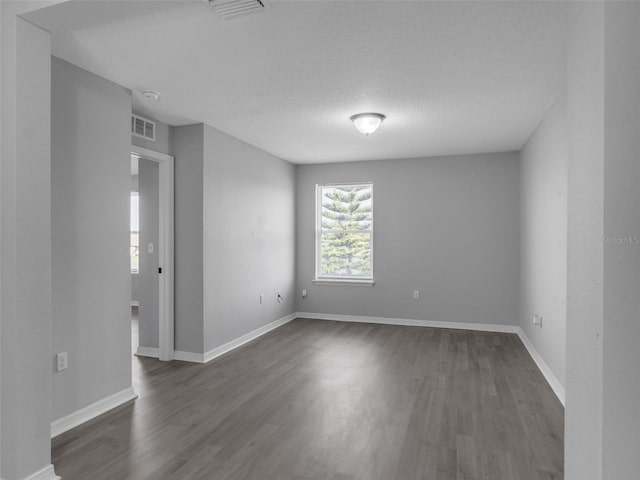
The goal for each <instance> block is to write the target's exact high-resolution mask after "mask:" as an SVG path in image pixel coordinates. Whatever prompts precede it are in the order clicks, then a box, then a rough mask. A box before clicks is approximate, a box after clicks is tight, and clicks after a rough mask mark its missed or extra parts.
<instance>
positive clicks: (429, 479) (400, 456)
mask: <svg viewBox="0 0 640 480" xmlns="http://www.w3.org/2000/svg"><path fill="white" fill-rule="evenodd" d="M133 362H134V387H135V389H136V391H137V392H138V394H139V395H140V398H139V399H138V400H137V401H135V402H134V403H131V404H129V405H125V406H122V407H120V408H117V409H115V410H113V411H111V412H109V413H107V414H105V415H102V416H101V417H99V418H97V419H94V420H92V421H91V422H88V423H86V424H84V425H82V426H80V427H78V428H76V429H74V430H71V431H69V432H67V433H65V434H62V435H60V436H58V437H56V438H55V439H54V440H53V452H52V456H53V462H54V464H55V468H56V472H57V473H58V474H59V475H61V476H62V478H63V480H76V479H82V480H113V479H119V480H122V479H154V480H157V479H203V480H204V479H207V480H211V479H215V480H241V479H242V480H250V479H251V480H254V479H255V480H258V479H260V480H265V479H266V480H271V479H272V480H320V479H322V480H355V479H358V480H418V479H424V480H454V479H455V480H466V479H470V480H476V479H487V480H489V479H490V480H559V479H562V478H563V456H564V454H563V443H564V441H563V422H564V410H563V408H562V405H561V404H560V403H559V401H558V400H557V399H556V397H555V396H554V394H553V392H552V391H551V389H550V388H549V387H548V385H547V384H546V383H545V380H544V378H543V377H542V375H541V374H540V372H539V371H538V370H537V368H536V366H535V364H534V363H533V361H532V360H531V358H530V357H529V355H528V354H527V352H526V350H525V348H524V346H523V345H522V343H521V342H520V340H519V339H518V338H517V336H516V335H513V334H499V333H485V332H471V331H463V330H447V329H435V328H419V327H401V326H388V325H372V324H356V323H338V322H328V321H320V320H302V319H298V320H295V321H293V322H290V323H288V324H286V325H284V326H283V327H281V328H279V329H277V330H275V331H273V332H271V333H269V334H267V335H265V336H263V337H261V338H259V339H257V340H255V341H254V342H252V343H250V344H248V345H246V346H244V347H241V348H239V349H237V350H235V351H233V352H231V353H229V354H227V355H225V356H223V357H220V358H219V359H217V360H214V361H213V362H211V363H209V364H205V365H197V364H190V363H185V362H177V361H174V362H167V363H162V362H158V361H157V360H153V359H147V358H134V359H133Z"/></svg>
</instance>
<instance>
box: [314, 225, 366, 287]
mask: <svg viewBox="0 0 640 480" xmlns="http://www.w3.org/2000/svg"><path fill="white" fill-rule="evenodd" d="M320 248H321V256H322V258H321V275H323V276H337V277H368V276H370V275H371V233H370V232H362V233H353V232H349V233H347V232H345V233H323V234H322V238H321V247H320Z"/></svg>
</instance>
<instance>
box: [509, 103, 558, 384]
mask: <svg viewBox="0 0 640 480" xmlns="http://www.w3.org/2000/svg"><path fill="white" fill-rule="evenodd" d="M566 117H567V106H566V101H565V100H564V99H562V100H560V101H558V102H557V103H556V104H555V105H554V106H553V108H552V109H551V110H550V111H549V112H548V113H547V115H546V117H545V118H544V120H543V121H542V123H541V124H540V125H539V126H538V128H537V130H536V131H535V133H534V134H533V135H532V136H531V138H530V139H529V141H528V142H527V144H526V145H525V146H524V148H523V149H522V151H521V152H520V185H521V212H520V217H521V218H520V221H521V225H522V227H521V228H522V229H521V236H520V237H521V246H520V259H521V261H520V273H521V282H520V287H521V294H520V327H521V328H522V329H523V330H524V333H525V334H526V336H527V337H528V338H529V340H531V343H533V346H534V347H535V349H536V350H537V352H538V353H539V354H540V356H541V357H542V358H543V359H544V361H545V363H546V364H547V365H548V366H549V368H550V369H551V371H552V372H553V374H554V375H555V376H556V378H557V379H558V381H559V382H560V383H561V384H562V385H563V386H564V384H565V356H566V348H565V342H566V335H565V333H566V323H567V168H568V162H569V148H568V147H569V146H568V130H567V128H568V127H567V118H566ZM534 314H537V315H542V317H543V321H542V328H540V327H537V326H533V321H532V317H533V315H534Z"/></svg>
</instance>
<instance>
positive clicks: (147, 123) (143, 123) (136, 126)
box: [131, 114, 156, 142]
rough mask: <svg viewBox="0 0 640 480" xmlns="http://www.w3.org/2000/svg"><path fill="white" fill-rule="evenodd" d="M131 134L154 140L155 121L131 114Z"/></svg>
mask: <svg viewBox="0 0 640 480" xmlns="http://www.w3.org/2000/svg"><path fill="white" fill-rule="evenodd" d="M131 134H132V135H135V136H136V137H140V138H145V139H147V140H151V141H152V142H155V141H156V123H155V122H152V121H151V120H147V119H146V118H143V117H139V116H138V115H135V114H132V115H131Z"/></svg>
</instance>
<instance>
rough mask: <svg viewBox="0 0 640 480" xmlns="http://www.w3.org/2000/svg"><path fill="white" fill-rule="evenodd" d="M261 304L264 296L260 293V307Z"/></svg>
mask: <svg viewBox="0 0 640 480" xmlns="http://www.w3.org/2000/svg"><path fill="white" fill-rule="evenodd" d="M262 302H264V295H263V294H262V293H261V294H260V305H262Z"/></svg>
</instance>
